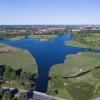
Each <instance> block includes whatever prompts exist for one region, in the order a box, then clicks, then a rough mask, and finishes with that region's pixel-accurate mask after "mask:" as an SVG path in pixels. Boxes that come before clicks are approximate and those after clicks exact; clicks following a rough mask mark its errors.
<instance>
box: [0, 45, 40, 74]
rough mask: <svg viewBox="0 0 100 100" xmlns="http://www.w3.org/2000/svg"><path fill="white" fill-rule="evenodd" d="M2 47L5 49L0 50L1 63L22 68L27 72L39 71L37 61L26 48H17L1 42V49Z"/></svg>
mask: <svg viewBox="0 0 100 100" xmlns="http://www.w3.org/2000/svg"><path fill="white" fill-rule="evenodd" d="M8 47H9V48H8ZM2 48H3V51H2V52H0V64H1V65H9V66H11V67H12V68H14V69H20V68H22V69H23V70H24V71H26V72H32V73H37V72H38V70H37V64H36V61H35V59H34V58H33V57H32V55H31V54H30V53H29V52H26V50H23V49H19V48H16V49H15V47H12V46H8V45H5V44H0V49H2ZM10 48H11V49H10ZM4 49H6V50H4ZM4 51H5V52H4Z"/></svg>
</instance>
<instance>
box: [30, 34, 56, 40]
mask: <svg viewBox="0 0 100 100" xmlns="http://www.w3.org/2000/svg"><path fill="white" fill-rule="evenodd" d="M29 37H32V38H35V39H38V40H40V41H48V40H50V39H53V38H56V37H57V35H29Z"/></svg>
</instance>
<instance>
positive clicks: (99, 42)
mask: <svg viewBox="0 0 100 100" xmlns="http://www.w3.org/2000/svg"><path fill="white" fill-rule="evenodd" d="M84 40H86V41H87V42H90V43H93V44H94V45H92V44H90V45H87V44H85V43H81V42H79V41H77V40H73V41H69V42H68V41H65V45H69V46H73V47H80V48H87V49H89V48H91V49H97V50H100V35H93V36H92V37H89V36H87V37H85V38H84Z"/></svg>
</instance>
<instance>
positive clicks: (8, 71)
mask: <svg viewBox="0 0 100 100" xmlns="http://www.w3.org/2000/svg"><path fill="white" fill-rule="evenodd" d="M11 71H12V69H11V68H10V67H9V66H6V69H5V71H4V74H3V79H4V80H10V79H11Z"/></svg>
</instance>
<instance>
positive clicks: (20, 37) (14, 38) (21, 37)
mask: <svg viewBox="0 0 100 100" xmlns="http://www.w3.org/2000/svg"><path fill="white" fill-rule="evenodd" d="M24 38H25V36H15V37H11V38H8V39H10V40H20V39H24Z"/></svg>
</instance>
